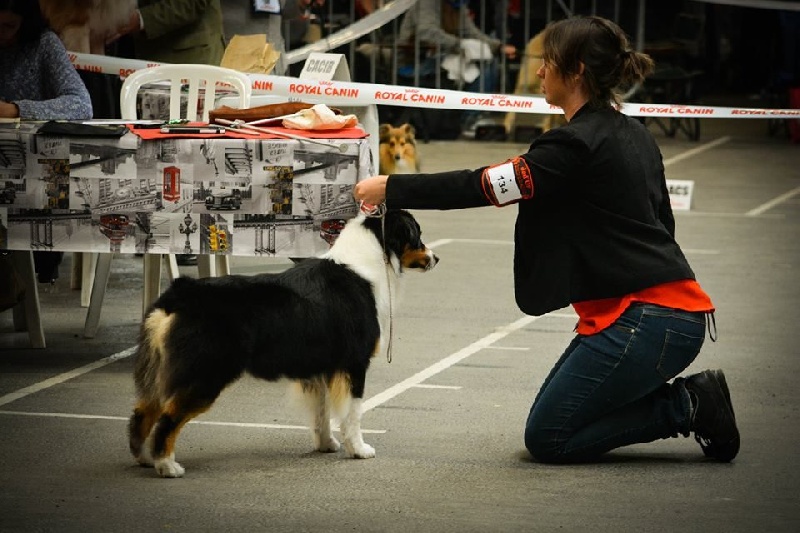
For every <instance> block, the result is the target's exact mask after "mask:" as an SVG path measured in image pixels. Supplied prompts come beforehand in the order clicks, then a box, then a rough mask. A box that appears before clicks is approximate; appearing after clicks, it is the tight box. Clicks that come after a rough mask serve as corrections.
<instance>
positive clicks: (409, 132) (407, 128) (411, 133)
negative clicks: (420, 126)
mask: <svg viewBox="0 0 800 533" xmlns="http://www.w3.org/2000/svg"><path fill="white" fill-rule="evenodd" d="M402 128H403V131H404V132H405V134H406V136H407V137H408V138H409V139H410V140H411V141H412V142H413V141H415V140H416V134H417V130H415V129H414V126H412V125H411V124H408V123H406V124H403V126H402Z"/></svg>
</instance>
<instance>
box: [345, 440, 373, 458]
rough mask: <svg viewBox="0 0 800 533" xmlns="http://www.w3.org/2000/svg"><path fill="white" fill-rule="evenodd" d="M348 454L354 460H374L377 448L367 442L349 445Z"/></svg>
mask: <svg viewBox="0 0 800 533" xmlns="http://www.w3.org/2000/svg"><path fill="white" fill-rule="evenodd" d="M347 452H348V453H349V454H350V455H351V456H352V457H353V459H372V458H373V457H375V448H373V447H372V446H370V445H369V444H367V443H366V442H361V443H358V444H351V445H348V446H347Z"/></svg>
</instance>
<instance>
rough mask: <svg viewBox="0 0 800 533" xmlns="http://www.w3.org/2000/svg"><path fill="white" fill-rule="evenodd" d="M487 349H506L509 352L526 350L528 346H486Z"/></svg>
mask: <svg viewBox="0 0 800 533" xmlns="http://www.w3.org/2000/svg"><path fill="white" fill-rule="evenodd" d="M486 348H487V349H488V350H506V351H509V352H528V351H530V348H527V347H523V346H487V347H486Z"/></svg>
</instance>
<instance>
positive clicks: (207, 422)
mask: <svg viewBox="0 0 800 533" xmlns="http://www.w3.org/2000/svg"><path fill="white" fill-rule="evenodd" d="M0 415H14V416H41V417H47V418H74V419H80V420H120V421H123V422H127V421H128V418H127V417H124V416H106V415H86V414H78V413H33V412H24V411H0ZM189 424H196V425H198V426H223V427H235V428H256V429H296V430H306V431H311V430H310V428H309V427H308V426H292V425H286V424H259V423H253V422H215V421H213V420H192V421H190V422H189ZM333 429H335V430H337V428H336V426H334V427H333ZM361 431H362V432H363V433H378V434H383V433H386V430H385V429H362V430H361Z"/></svg>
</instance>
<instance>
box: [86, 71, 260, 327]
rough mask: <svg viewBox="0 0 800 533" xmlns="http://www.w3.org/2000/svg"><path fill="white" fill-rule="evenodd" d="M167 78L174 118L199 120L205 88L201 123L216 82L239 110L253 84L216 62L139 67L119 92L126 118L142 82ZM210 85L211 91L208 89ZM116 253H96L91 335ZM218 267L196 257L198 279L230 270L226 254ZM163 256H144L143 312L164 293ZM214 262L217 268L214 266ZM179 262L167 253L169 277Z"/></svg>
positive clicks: (133, 115)
mask: <svg viewBox="0 0 800 533" xmlns="http://www.w3.org/2000/svg"><path fill="white" fill-rule="evenodd" d="M165 81H166V82H169V84H170V102H169V118H170V120H175V119H181V118H188V119H189V120H197V110H198V104H199V101H200V89H201V87H202V86H205V89H206V90H205V95H204V97H203V108H202V109H203V113H202V121H204V122H207V121H208V112H209V111H210V110H211V109H213V108H214V107H215V102H216V92H217V91H216V89H217V84H227V85H229V86H232V87H233V88H234V89H235V91H236V92H237V93H238V106H239V108H246V107H250V95H251V94H252V86H251V83H250V78H248V77H247V75H246V74H244V73H242V72H239V71H236V70H231V69H227V68H222V67H217V66H213V65H191V64H186V65H184V64H172V65H160V66H157V67H150V68H146V69H142V70H137V71H135V72H133V73H132V74H131V75H129V76H128V77H127V78H125V81H124V82H123V84H122V90H121V92H120V108H121V114H122V118H123V119H129V120H135V119H137V118H138V117H137V114H136V99H137V96H138V94H139V91H140V89H141V88H142V87H143V86H144V85H148V84H153V83H159V82H165ZM187 85H188V88H189V93H188V100H187V106H186V115H185V116H182V115H181V95H182V89H183V87H184V86H187ZM209 88H211V89H213V90H209ZM113 255H114V254H112V253H102V254H98V258H97V266H96V270H95V274H94V283H93V286H92V289H91V298H90V300H89V311H88V313H87V314H86V323H85V325H84V332H83V336H84V337H87V338H93V337H94V336H95V334H96V332H97V325H98V322H99V320H100V310H101V307H102V305H103V298H104V296H105V291H106V285H107V284H108V277H109V274H110V272H111V259H112V258H113ZM215 257H216V259H217V261H216V265H215V263H214V262H213V261H212V256H210V255H198V257H197V266H198V274H199V276H200V277H209V276H214V275H216V273H219V274H221V275H224V274H229V273H230V262H229V259H228V256H227V255H218V256H215ZM161 259H162V254H147V253H146V254H144V293H143V296H142V313H144V312H145V311H146V310H147V308H148V307H149V306H150V304H152V303H153V302H154V301H155V299H156V298H157V297H158V295H159V294H160V293H161ZM215 266H216V268H214V267H215ZM178 275H179V272H178V264H177V261H176V259H175V255H173V254H169V277H170V280H173V279H175V278H176V277H178Z"/></svg>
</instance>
